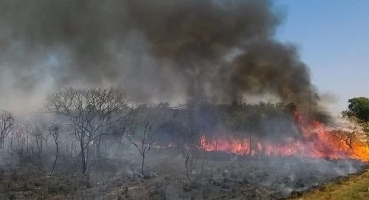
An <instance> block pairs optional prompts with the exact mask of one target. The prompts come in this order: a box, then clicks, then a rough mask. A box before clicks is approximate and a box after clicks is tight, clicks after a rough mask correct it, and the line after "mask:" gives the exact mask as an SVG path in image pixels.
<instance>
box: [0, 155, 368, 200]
mask: <svg viewBox="0 0 369 200" xmlns="http://www.w3.org/2000/svg"><path fill="white" fill-rule="evenodd" d="M200 154H201V156H198V158H197V159H195V160H194V162H193V166H194V167H193V170H191V180H188V179H187V177H186V170H185V168H184V160H183V158H182V157H181V156H180V155H179V154H178V152H177V150H176V149H161V150H156V149H154V150H152V152H149V155H148V157H147V165H146V166H147V167H146V169H145V170H146V175H145V176H144V177H142V176H141V175H140V160H139V157H138V155H137V154H130V153H127V154H125V155H124V156H122V157H123V158H125V159H120V160H117V159H104V158H101V159H99V160H94V161H91V164H90V171H89V173H88V174H89V176H86V175H82V174H81V173H80V166H79V163H80V162H79V159H78V158H73V159H72V158H70V157H63V156H61V157H60V159H59V161H58V164H57V167H56V169H55V171H54V173H53V174H52V175H51V176H50V174H49V172H50V169H51V166H52V161H53V158H52V157H51V156H50V157H47V156H45V155H44V156H37V155H24V156H22V157H21V158H17V159H16V156H11V155H5V154H4V153H3V154H2V156H1V159H0V167H1V168H0V199H119V200H120V199H153V200H155V199H157V200H164V199H165V200H176V199H178V200H180V199H190V200H192V199H194V200H197V199H235V200H238V199H263V200H264V199H265V200H267V199H286V198H288V197H290V196H291V195H293V196H296V195H299V194H300V193H301V192H303V191H306V190H309V189H311V188H317V187H319V186H321V185H322V184H323V183H326V182H328V181H332V180H335V179H337V177H345V176H347V175H348V174H352V173H360V172H361V171H363V170H364V168H365V167H366V163H362V162H359V161H355V160H332V161H329V160H314V159H302V158H280V157H257V156H256V157H246V156H244V157H242V156H235V155H229V154H226V153H220V152H207V153H204V152H201V153H198V155H200Z"/></svg>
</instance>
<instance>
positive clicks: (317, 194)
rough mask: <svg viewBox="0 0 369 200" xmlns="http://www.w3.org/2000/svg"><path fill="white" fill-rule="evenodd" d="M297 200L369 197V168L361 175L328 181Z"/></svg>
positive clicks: (340, 199)
mask: <svg viewBox="0 0 369 200" xmlns="http://www.w3.org/2000/svg"><path fill="white" fill-rule="evenodd" d="M292 199H295V200H329V199H332V200H360V199H369V170H367V171H366V172H365V173H363V174H361V175H351V176H349V177H348V178H347V179H341V180H340V181H338V182H337V183H327V184H326V185H324V186H323V187H322V188H320V189H317V190H314V191H312V192H309V193H305V194H303V195H302V196H301V197H297V198H292Z"/></svg>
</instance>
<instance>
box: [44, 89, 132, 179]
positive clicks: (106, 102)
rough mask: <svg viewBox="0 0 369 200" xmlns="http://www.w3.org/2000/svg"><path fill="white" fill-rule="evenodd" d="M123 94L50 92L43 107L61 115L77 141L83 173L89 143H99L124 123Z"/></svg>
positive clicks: (86, 91) (81, 90)
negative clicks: (112, 128) (114, 127)
mask: <svg viewBox="0 0 369 200" xmlns="http://www.w3.org/2000/svg"><path fill="white" fill-rule="evenodd" d="M124 97H125V96H124V94H123V93H120V92H119V91H116V90H114V89H104V88H90V89H74V88H68V89H65V90H62V91H61V92H59V93H55V94H52V95H49V96H48V98H47V103H46V109H47V111H49V112H50V113H53V114H55V115H58V116H60V117H62V118H63V119H64V120H65V121H66V123H67V124H69V129H70V131H71V132H72V133H73V134H74V136H75V137H76V139H77V140H78V142H79V148H80V155H81V163H82V172H83V173H86V172H87V164H88V158H89V153H90V152H89V151H90V147H91V145H92V144H96V141H99V142H97V145H99V144H100V143H101V139H102V137H103V136H105V135H108V134H110V131H109V130H110V127H111V126H114V125H115V124H119V123H124V122H125V119H126V117H127V116H128V115H129V113H130V108H129V106H128V102H127V101H126V100H125V98H124Z"/></svg>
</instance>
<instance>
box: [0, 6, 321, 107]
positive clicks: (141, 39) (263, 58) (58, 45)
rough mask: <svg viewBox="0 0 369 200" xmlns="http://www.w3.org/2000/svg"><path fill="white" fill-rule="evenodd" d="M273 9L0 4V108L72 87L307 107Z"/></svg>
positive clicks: (302, 81) (306, 82)
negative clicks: (266, 98)
mask: <svg viewBox="0 0 369 200" xmlns="http://www.w3.org/2000/svg"><path fill="white" fill-rule="evenodd" d="M276 8H277V6H275V5H273V2H272V1H269V0H240V1H233V0H226V1H217V0H203V1H192V0H178V1H165V0H158V1H155V3H152V2H147V1H142V0H139V1H128V0H124V1H120V0H112V1H96V0H84V1H72V0H65V1H57V0H51V1H50V0H36V1H22V0H15V1H14V0H4V1H1V2H0V13H1V19H0V71H1V74H2V76H1V80H0V81H1V90H2V92H3V93H4V94H6V95H5V96H8V99H7V102H4V103H6V104H8V105H11V103H9V102H10V101H9V99H10V96H15V97H23V98H24V97H27V98H28V97H34V96H35V94H43V93H45V91H48V90H56V89H59V88H62V87H66V86H76V85H78V86H81V85H82V86H86V85H98V86H101V85H103V86H114V87H120V88H122V89H123V90H124V91H125V92H126V93H127V94H128V95H129V96H130V97H131V98H132V99H134V100H136V101H141V102H143V101H145V102H147V101H152V100H167V101H171V100H178V99H181V100H183V99H188V98H193V97H196V98H197V97H203V96H216V97H217V99H218V100H219V101H229V100H232V99H234V98H235V96H236V95H237V94H240V93H244V94H264V93H268V94H271V95H275V96H277V97H280V98H282V99H293V100H294V101H295V102H297V103H298V102H302V101H305V99H306V98H305V97H306V95H305V94H306V91H309V90H313V91H314V90H315V89H314V87H313V86H312V84H311V81H310V75H309V69H308V67H307V66H305V64H304V63H303V62H302V61H301V60H300V59H299V55H298V52H297V50H296V48H295V47H294V46H293V45H292V44H284V43H281V42H279V41H277V40H275V38H274V33H275V31H276V29H277V28H278V26H279V25H280V24H281V22H282V21H283V13H282V12H280V11H279V10H278V9H276ZM5 74H6V75H5ZM32 99H35V98H32ZM39 99H40V98H36V100H34V101H35V102H37V101H39ZM3 101H4V100H3ZM6 104H5V105H6ZM35 104H36V103H35Z"/></svg>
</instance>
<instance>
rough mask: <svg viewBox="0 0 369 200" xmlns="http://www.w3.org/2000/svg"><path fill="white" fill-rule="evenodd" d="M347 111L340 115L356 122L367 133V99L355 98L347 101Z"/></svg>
mask: <svg viewBox="0 0 369 200" xmlns="http://www.w3.org/2000/svg"><path fill="white" fill-rule="evenodd" d="M348 103H349V105H348V109H347V110H346V111H343V112H342V115H343V116H344V117H346V118H348V119H350V120H351V121H352V120H353V119H354V121H356V122H358V123H359V124H360V125H361V127H362V128H363V130H364V131H365V132H367V133H368V132H369V126H368V125H369V98H366V97H355V98H352V99H349V100H348Z"/></svg>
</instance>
